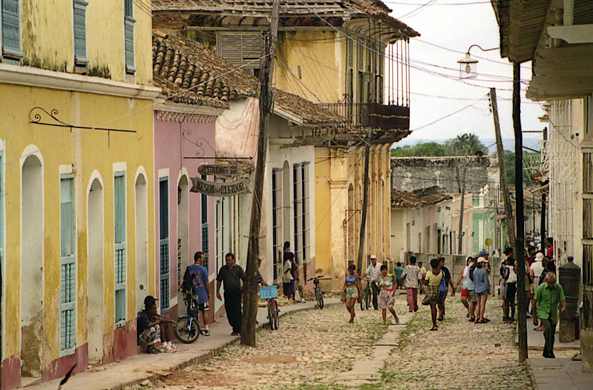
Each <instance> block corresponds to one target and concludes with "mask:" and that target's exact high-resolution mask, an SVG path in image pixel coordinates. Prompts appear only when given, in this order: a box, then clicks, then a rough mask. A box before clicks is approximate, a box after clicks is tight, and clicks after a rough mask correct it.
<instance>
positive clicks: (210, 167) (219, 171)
mask: <svg viewBox="0 0 593 390" xmlns="http://www.w3.org/2000/svg"><path fill="white" fill-rule="evenodd" d="M198 173H199V174H200V175H205V176H240V175H241V174H242V173H243V168H241V167H240V166H239V165H236V164H230V165H227V164H224V165H223V164H202V165H200V166H199V167H198Z"/></svg>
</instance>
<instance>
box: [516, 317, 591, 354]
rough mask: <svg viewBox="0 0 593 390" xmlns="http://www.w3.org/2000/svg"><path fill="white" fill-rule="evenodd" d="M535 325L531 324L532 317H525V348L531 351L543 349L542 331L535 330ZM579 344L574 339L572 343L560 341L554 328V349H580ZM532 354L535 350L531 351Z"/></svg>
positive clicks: (517, 338) (517, 339)
mask: <svg viewBox="0 0 593 390" xmlns="http://www.w3.org/2000/svg"><path fill="white" fill-rule="evenodd" d="M534 328H535V326H534V325H533V322H532V319H531V318H528V319H527V348H529V349H530V350H533V351H543V350H544V342H545V340H544V332H543V331H542V332H536V331H535V330H534ZM515 342H516V343H518V342H519V335H518V334H517V336H516V337H515ZM580 348H581V345H580V343H579V340H575V341H573V342H572V343H561V342H560V340H559V338H558V330H556V341H554V350H565V349H580ZM532 354H533V355H534V356H535V355H536V354H537V352H533V353H532Z"/></svg>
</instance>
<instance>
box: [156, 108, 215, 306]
mask: <svg viewBox="0 0 593 390" xmlns="http://www.w3.org/2000/svg"><path fill="white" fill-rule="evenodd" d="M211 119H212V120H208V119H206V120H205V121H202V122H174V121H166V120H162V119H159V116H158V115H156V116H155V121H154V126H155V128H154V142H155V148H154V153H155V156H154V164H155V169H154V172H155V249H156V251H155V253H156V254H157V255H156V256H157V259H156V260H157V262H156V264H157V276H156V284H157V285H156V290H157V296H156V298H159V297H160V267H159V264H160V218H159V180H160V179H159V176H160V175H159V170H162V169H167V168H168V169H169V248H170V251H169V254H170V258H169V272H170V278H169V280H170V298H171V300H172V302H171V305H170V309H171V316H174V315H176V314H177V308H176V307H174V301H173V299H174V298H175V297H177V285H178V279H177V255H178V253H177V252H178V251H177V238H178V236H179V235H178V232H177V223H178V219H177V218H178V211H177V209H178V207H179V206H178V201H177V200H178V183H179V180H180V178H181V175H182V173H183V174H187V175H188V178H187V179H188V186H189V188H191V185H192V184H191V177H196V176H198V169H197V168H198V166H199V165H201V164H204V163H213V162H214V161H212V160H210V161H209V160H201V159H197V160H189V159H184V158H183V157H202V156H214V153H215V151H214V147H215V125H214V120H213V118H211ZM161 175H162V172H161ZM188 200H189V206H188V208H189V221H188V222H189V236H188V237H189V247H188V248H189V251H188V257H189V258H184V259H182V261H183V263H182V264H183V265H182V267H181V268H182V270H181V273H182V276H183V272H184V271H185V264H188V262H190V261H191V262H193V254H194V253H195V252H196V251H199V250H202V214H201V212H202V210H201V194H198V193H192V192H190V193H189V198H188ZM208 225H209V240H208V242H209V248H210V252H211V255H210V259H211V261H210V267H209V274H210V278H212V275H214V274H215V270H214V267H213V266H212V264H213V261H212V259H213V257H214V233H215V231H214V198H208ZM178 304H180V305H183V302H182V301H181V302H178Z"/></svg>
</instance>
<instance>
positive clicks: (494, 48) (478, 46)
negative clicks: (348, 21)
mask: <svg viewBox="0 0 593 390" xmlns="http://www.w3.org/2000/svg"><path fill="white" fill-rule="evenodd" d="M472 47H477V48H478V49H480V50H482V51H493V50H498V49H500V47H493V48H492V49H484V48H483V47H482V46H480V45H477V44H473V45H471V46H470V47H469V49H467V54H469V52H470V50H471V49H472Z"/></svg>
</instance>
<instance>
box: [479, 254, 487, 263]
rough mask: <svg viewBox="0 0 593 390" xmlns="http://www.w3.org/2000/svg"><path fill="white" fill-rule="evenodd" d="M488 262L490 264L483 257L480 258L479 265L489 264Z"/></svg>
mask: <svg viewBox="0 0 593 390" xmlns="http://www.w3.org/2000/svg"><path fill="white" fill-rule="evenodd" d="M480 253H482V252H480ZM487 262H488V260H486V259H485V258H483V257H480V258H478V263H487Z"/></svg>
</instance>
